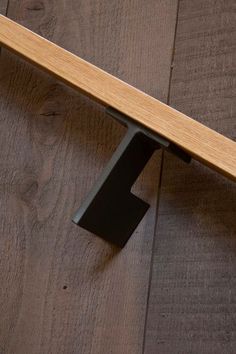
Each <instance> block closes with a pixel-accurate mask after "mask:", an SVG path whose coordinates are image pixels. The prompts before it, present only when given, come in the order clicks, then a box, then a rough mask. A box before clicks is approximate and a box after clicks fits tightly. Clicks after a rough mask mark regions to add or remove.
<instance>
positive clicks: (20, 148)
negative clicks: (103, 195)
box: [0, 0, 177, 354]
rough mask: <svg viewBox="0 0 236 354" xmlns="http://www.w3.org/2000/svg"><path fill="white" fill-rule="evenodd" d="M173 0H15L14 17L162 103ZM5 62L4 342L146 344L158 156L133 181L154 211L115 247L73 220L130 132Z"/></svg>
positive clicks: (74, 346) (25, 68) (46, 349)
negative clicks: (121, 245)
mask: <svg viewBox="0 0 236 354" xmlns="http://www.w3.org/2000/svg"><path fill="white" fill-rule="evenodd" d="M176 3H177V1H173V0H168V1H165V2H163V1H159V0H158V1H156V0H150V1H148V2H147V4H145V6H144V4H143V1H141V0H138V1H129V2H126V1H117V0H116V1H95V2H94V1H87V0H84V1H75V0H74V1H73V0H70V1H66V2H65V1H61V0H58V1H43V2H41V1H40V2H34V1H20V2H19V1H17V0H10V6H9V12H8V14H9V17H10V18H12V19H14V20H16V21H18V22H20V23H22V24H23V25H25V26H27V27H29V28H31V29H32V30H34V31H36V32H37V33H39V34H40V35H43V36H44V37H46V38H48V39H51V40H53V41H55V42H56V43H58V44H59V45H61V46H63V47H65V48H66V49H69V50H71V51H73V52H75V53H76V54H78V55H80V56H81V57H83V58H85V59H87V60H89V61H90V62H93V63H94V64H96V65H98V66H100V67H102V68H104V69H106V70H108V71H109V72H111V73H112V74H115V75H117V76H118V77H120V78H122V79H124V80H125V81H127V82H129V83H131V84H133V85H135V86H137V87H139V88H140V89H143V90H145V91H147V92H148V93H150V94H151V95H154V96H155V97H157V98H159V99H162V100H164V101H166V99H167V92H168V80H169V69H170V61H171V53H172V45H173V38H174V30H175V17H176V5H177V4H176ZM0 69H1V72H0V161H1V169H0V203H1V208H0V228H1V230H0V235H1V237H0V262H1V263H0V266H1V271H0V282H1V289H0V311H1V321H0V346H1V350H0V351H2V352H3V353H4V354H5V353H11V354H12V353H14V354H19V353H22V354H26V353H27V354H28V353H30V354H34V353H40V354H42V353H56V354H57V353H66V354H70V353H76V354H78V353H83V354H84V353H96V354H97V353H101V354H104V353H117V354H118V353H119V354H120V353H122V354H123V353H141V352H142V342H143V333H144V323H145V313H146V304H147V293H148V282H149V270H150V261H151V252H152V241H153V234H154V222H155V215H156V198H157V189H158V178H159V174H158V173H159V172H158V169H159V157H156V159H154V160H152V162H151V163H150V164H149V166H148V168H147V169H146V172H145V173H144V175H143V176H142V178H141V179H140V181H139V183H138V184H137V186H136V192H137V193H138V194H139V195H140V196H142V197H143V198H144V199H145V200H147V201H149V202H150V203H151V208H150V211H149V212H148V214H147V216H146V217H145V219H144V220H143V222H142V223H141V224H140V226H139V228H138V229H137V230H136V232H135V234H134V235H133V237H132V239H131V240H130V242H129V243H128V245H127V247H126V248H125V249H124V250H122V252H118V250H116V249H115V248H113V247H112V246H110V245H108V244H106V243H105V242H104V241H103V240H100V239H98V238H96V237H94V236H92V235H90V234H89V233H87V232H85V231H83V230H82V229H80V228H78V227H76V226H75V225H73V224H72V223H71V220H70V219H71V215H72V214H73V213H74V211H75V210H76V209H77V207H78V206H79V205H80V203H81V201H82V200H83V198H84V197H85V195H86V194H87V192H88V191H89V189H90V187H91V186H92V184H93V183H94V182H95V180H96V178H97V177H98V175H99V172H100V171H101V169H102V168H103V167H104V165H105V163H106V162H107V161H108V159H109V158H110V156H111V154H112V152H113V150H114V148H115V147H116V145H117V144H118V142H119V140H120V139H121V136H122V134H123V133H124V130H123V129H122V128H121V127H120V126H119V125H118V124H117V123H115V122H113V121H112V120H111V119H110V118H107V117H105V115H104V113H103V112H102V110H101V108H100V107H99V106H98V105H96V104H95V103H93V102H91V101H90V100H88V99H86V98H84V97H82V96H80V95H78V94H76V93H74V92H73V91H71V90H70V89H68V88H66V87H64V86H63V85H61V84H59V83H58V82H56V81H55V80H54V79H52V78H49V77H48V76H47V75H44V74H42V73H41V72H39V71H37V70H36V69H33V68H32V67H31V66H29V65H28V64H26V63H23V62H21V61H20V60H19V59H18V58H15V57H14V56H13V55H10V54H9V53H7V52H6V51H3V53H2V59H1V66H0Z"/></svg>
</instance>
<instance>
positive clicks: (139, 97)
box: [0, 16, 236, 181]
mask: <svg viewBox="0 0 236 354" xmlns="http://www.w3.org/2000/svg"><path fill="white" fill-rule="evenodd" d="M0 25H1V26H0V44H2V45H3V46H5V47H7V48H9V49H10V50H12V51H14V52H16V53H17V54H19V55H21V56H22V57H24V58H26V59H27V60H29V61H31V62H32V63H34V64H36V65H38V66H39V67H41V68H43V69H44V70H46V71H48V72H49V73H51V74H53V75H55V76H56V77H57V78H59V79H61V80H62V81H64V82H65V83H67V84H69V85H71V86H72V87H74V88H75V89H78V90H81V91H82V92H84V93H86V94H87V95H89V96H92V97H94V98H96V99H97V100H98V101H100V102H102V103H103V104H105V105H108V106H111V107H113V108H115V109H117V110H119V111H120V112H122V113H124V114H126V115H128V116H130V117H131V118H133V119H134V120H135V121H137V122H141V123H142V124H144V125H145V126H146V127H148V128H149V129H151V130H153V131H155V132H157V133H159V134H161V135H162V136H164V137H165V138H167V139H169V140H170V141H172V142H173V143H175V144H177V145H178V146H180V147H181V148H183V149H184V150H186V151H187V152H188V153H190V154H191V155H192V156H193V157H195V158H196V159H198V160H199V161H201V162H203V163H205V164H206V165H207V166H209V167H211V168H213V169H215V170H217V171H219V172H221V173H222V174H223V175H225V176H227V177H229V178H231V179H232V180H234V181H236V143H235V142H234V141H232V140H230V139H228V138H226V137H224V136H222V135H220V134H219V133H217V132H215V131H213V130H211V129H209V128H208V127H206V126H204V125H202V124H200V123H199V122H197V121H195V120H193V119H191V118H189V117H187V116H186V115H184V114H183V113H180V112H178V111H176V110H174V109H173V108H171V107H168V106H167V105H165V104H164V103H162V102H160V101H158V100H156V99H154V98H153V97H151V96H148V95H146V94H144V93H143V92H141V91H139V90H137V89H135V88H134V87H132V86H130V85H128V84H126V83H125V82H122V81H120V80H118V79H117V78H115V77H114V76H112V75H110V74H108V73H106V72H105V71H102V70H101V69H99V68H98V67H96V66H94V65H92V64H90V63H88V62H87V61H85V60H82V59H81V58H79V57H77V56H75V55H73V54H71V53H69V52H68V51H66V50H64V49H62V48H60V47H58V46H56V45H55V44H53V43H51V42H49V41H47V40H45V39H43V38H42V37H39V36H38V35H36V34H34V33H32V32H31V31H29V30H27V29H26V28H23V27H22V26H20V25H19V24H17V23H14V22H13V21H10V20H9V19H7V18H6V17H4V16H0Z"/></svg>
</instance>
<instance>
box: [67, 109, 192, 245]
mask: <svg viewBox="0 0 236 354" xmlns="http://www.w3.org/2000/svg"><path fill="white" fill-rule="evenodd" d="M107 113H108V114H110V115H111V116H112V117H114V118H115V119H117V120H119V121H120V122H121V123H122V124H125V125H126V126H127V127H128V131H127V133H126V135H125V137H124V139H123V140H122V141H121V143H120V145H119V146H118V148H117V150H116V151H115V153H114V155H113V157H112V158H111V160H110V162H109V163H108V165H107V167H106V168H105V170H104V171H103V173H102V175H101V176H100V178H99V179H98V181H97V183H96V184H95V185H94V187H93V188H92V190H91V192H90V193H89V195H88V197H87V199H86V200H85V201H84V203H83V204H82V205H81V207H80V208H79V210H78V211H77V212H76V214H75V216H74V218H73V222H74V223H76V224H77V225H80V226H81V227H83V228H84V229H87V230H88V231H90V232H92V233H94V234H96V235H98V236H100V237H102V238H103V239H105V240H107V241H109V242H112V243H114V244H116V245H117V246H119V247H123V246H124V245H125V243H126V242H127V241H128V239H129V238H130V236H131V235H132V233H133V231H134V230H135V229H136V227H137V226H138V224H139V222H140V221H141V220H142V218H143V216H144V215H145V213H146V211H147V209H148V208H149V205H148V204H147V203H146V202H144V201H143V200H141V199H140V198H138V197H136V196H135V195H134V194H132V193H131V188H132V185H133V184H134V182H135V181H136V179H137V178H138V176H139V174H140V173H141V171H142V170H143V168H144V167H145V165H146V164H147V162H148V160H149V159H150V157H151V156H152V154H153V152H154V151H155V150H156V149H160V148H165V149H167V150H169V151H171V152H172V153H173V154H175V155H177V156H178V157H179V158H181V159H182V160H184V161H185V162H190V159H191V158H190V157H189V155H188V154H186V153H185V152H184V151H182V150H181V149H180V148H178V147H177V146H175V145H173V144H171V143H170V142H168V141H167V140H166V139H164V138H162V137H161V136H159V135H158V134H154V133H152V132H151V131H149V130H147V129H145V128H143V127H142V126H141V125H138V124H134V123H133V122H132V121H131V119H130V118H129V117H127V116H124V115H123V114H121V113H120V112H118V111H116V110H114V109H113V108H110V107H109V108H107Z"/></svg>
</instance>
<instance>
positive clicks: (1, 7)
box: [0, 0, 8, 16]
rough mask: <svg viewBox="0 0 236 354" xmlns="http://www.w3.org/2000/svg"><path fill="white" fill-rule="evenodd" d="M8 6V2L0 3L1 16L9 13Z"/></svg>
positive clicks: (2, 0)
mask: <svg viewBox="0 0 236 354" xmlns="http://www.w3.org/2000/svg"><path fill="white" fill-rule="evenodd" d="M7 4H8V0H1V1H0V14H1V15H4V16H5V15H6V12H7Z"/></svg>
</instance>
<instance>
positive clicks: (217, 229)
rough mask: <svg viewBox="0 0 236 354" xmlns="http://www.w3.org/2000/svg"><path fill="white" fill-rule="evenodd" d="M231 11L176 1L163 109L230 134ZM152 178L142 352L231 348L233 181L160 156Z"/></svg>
mask: <svg viewBox="0 0 236 354" xmlns="http://www.w3.org/2000/svg"><path fill="white" fill-rule="evenodd" d="M234 9H235V1H233V0H229V1H219V0H217V1H212V0H207V1H205V0H202V1H194V0H190V1H189V0H188V1H187V0H185V1H181V2H180V8H179V21H178V27H177V37H176V44H175V56H174V62H173V76H172V83H171V94H170V102H171V105H173V106H174V107H176V108H177V109H180V110H183V111H184V112H186V113H187V114H190V115H192V116H196V117H198V119H199V121H201V122H202V123H206V124H207V125H209V126H211V127H212V128H213V129H217V130H218V131H219V132H221V133H222V134H225V135H226V136H228V137H230V138H232V139H235V131H236V129H235V128H236V126H235V122H236V121H235V111H236V104H235V102H236V100H235V92H236V90H235V89H236V80H235V72H236V71H235V69H236V67H235V63H236V47H235V32H236V21H235V11H234ZM206 117H208V119H207V120H206ZM162 181H163V182H162V188H161V198H160V209H159V215H158V223H157V233H156V244H155V254H154V260H153V261H154V263H153V274H152V285H151V294H150V306H149V313H148V323H147V337H146V346H145V349H146V350H145V352H146V353H147V354H154V353H155V354H156V353H165V354H172V353H192V354H199V353H201V354H233V353H235V348H236V336H235V323H236V322H235V321H236V281H235V274H236V218H235V215H236V188H235V185H234V184H233V183H230V182H227V181H223V180H222V179H220V178H217V176H216V175H214V174H213V173H211V172H210V171H209V170H207V169H205V168H204V167H203V166H199V164H198V163H193V164H191V165H190V166H185V165H183V164H182V163H180V162H178V161H177V160H176V159H174V158H172V157H170V156H167V155H166V156H165V162H164V171H163V176H162Z"/></svg>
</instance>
